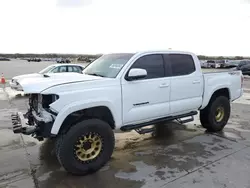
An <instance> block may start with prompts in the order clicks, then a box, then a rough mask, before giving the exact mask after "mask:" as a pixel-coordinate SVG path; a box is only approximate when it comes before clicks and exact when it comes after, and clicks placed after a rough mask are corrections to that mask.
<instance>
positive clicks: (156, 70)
mask: <svg viewBox="0 0 250 188" xmlns="http://www.w3.org/2000/svg"><path fill="white" fill-rule="evenodd" d="M132 68H141V69H145V70H146V71H147V76H146V77H145V78H143V79H152V78H161V77H164V75H165V71H164V62H163V57H162V55H160V54H152V55H145V56H143V57H140V58H139V59H138V60H136V61H135V62H134V64H133V65H132V67H131V69H132Z"/></svg>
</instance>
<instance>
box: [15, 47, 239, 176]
mask: <svg viewBox="0 0 250 188" xmlns="http://www.w3.org/2000/svg"><path fill="white" fill-rule="evenodd" d="M242 83H243V76H242V74H241V71H230V72H220V73H218V72H215V73H205V74H203V73H202V71H201V66H200V61H199V60H198V58H197V56H196V55H194V54H192V53H188V52H177V51H148V52H140V53H135V54H130V53H128V54H106V55H103V56H102V57H100V58H98V59H97V60H95V61H94V62H92V63H91V64H90V65H89V66H87V67H86V68H85V69H84V70H83V74H78V76H66V75H65V77H64V78H62V77H61V78H57V79H55V78H53V77H46V78H39V79H37V80H32V79H30V80H28V79H26V80H23V81H21V82H20V85H21V87H22V88H23V90H24V92H25V93H29V94H30V100H29V101H30V103H29V105H30V107H29V109H28V112H27V113H26V114H25V115H22V113H17V114H13V116H12V122H13V131H14V133H23V134H27V135H29V134H31V135H34V136H35V137H36V138H37V139H38V140H43V138H55V139H56V146H55V151H56V155H57V158H58V160H59V162H60V163H61V165H62V166H63V167H64V168H65V169H66V170H67V171H68V172H70V173H72V174H77V175H84V174H88V173H91V172H94V171H97V170H98V169H100V168H101V167H102V166H103V165H104V164H105V163H106V162H107V161H108V160H109V159H110V157H111V155H112V153H113V150H114V143H115V140H114V133H113V130H121V131H131V130H136V131H137V132H138V133H139V134H145V133H149V132H152V131H153V129H152V128H151V127H148V128H147V126H149V125H152V124H161V123H165V122H168V121H172V120H177V121H179V122H180V123H186V122H189V121H193V116H194V115H197V114H198V111H200V121H201V124H202V126H203V127H204V128H206V129H207V130H208V131H211V132H217V131H221V130H222V129H223V128H224V126H225V125H226V124H227V122H228V119H229V117H230V111H231V108H230V102H231V101H234V100H236V99H237V98H239V97H240V96H241V95H242V94H243V89H242ZM183 118H185V119H183ZM25 121H27V124H28V126H27V125H26V124H25V123H24V122H25Z"/></svg>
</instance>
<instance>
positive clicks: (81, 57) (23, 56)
mask: <svg viewBox="0 0 250 188" xmlns="http://www.w3.org/2000/svg"><path fill="white" fill-rule="evenodd" d="M101 55H102V54H95V55H90V54H18V53H16V54H0V57H3V58H11V59H12V58H13V59H16V58H21V59H27V58H76V59H77V60H79V61H88V60H89V59H96V58H98V57H100V56H101ZM198 58H199V59H200V60H224V59H229V60H242V59H250V57H242V56H233V57H232V56H231V57H226V56H205V55H198Z"/></svg>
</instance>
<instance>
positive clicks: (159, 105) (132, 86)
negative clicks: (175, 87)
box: [122, 54, 170, 125]
mask: <svg viewBox="0 0 250 188" xmlns="http://www.w3.org/2000/svg"><path fill="white" fill-rule="evenodd" d="M131 68H141V69H145V70H146V71H147V76H146V77H145V78H143V79H140V80H133V81H126V80H125V79H123V80H122V98H123V124H124V125H126V124H136V123H141V122H145V121H150V120H153V119H156V118H160V117H164V116H167V115H168V114H169V99H170V78H169V77H166V73H165V69H164V61H163V56H162V55H161V54H152V55H145V56H142V57H140V58H139V59H137V60H136V61H135V62H134V63H133V65H132V66H131V67H130V69H131ZM130 69H129V70H130Z"/></svg>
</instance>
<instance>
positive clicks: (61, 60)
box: [56, 58, 71, 63]
mask: <svg viewBox="0 0 250 188" xmlns="http://www.w3.org/2000/svg"><path fill="white" fill-rule="evenodd" d="M56 62H57V63H70V62H71V61H70V60H69V59H63V58H59V59H57V60H56Z"/></svg>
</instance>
